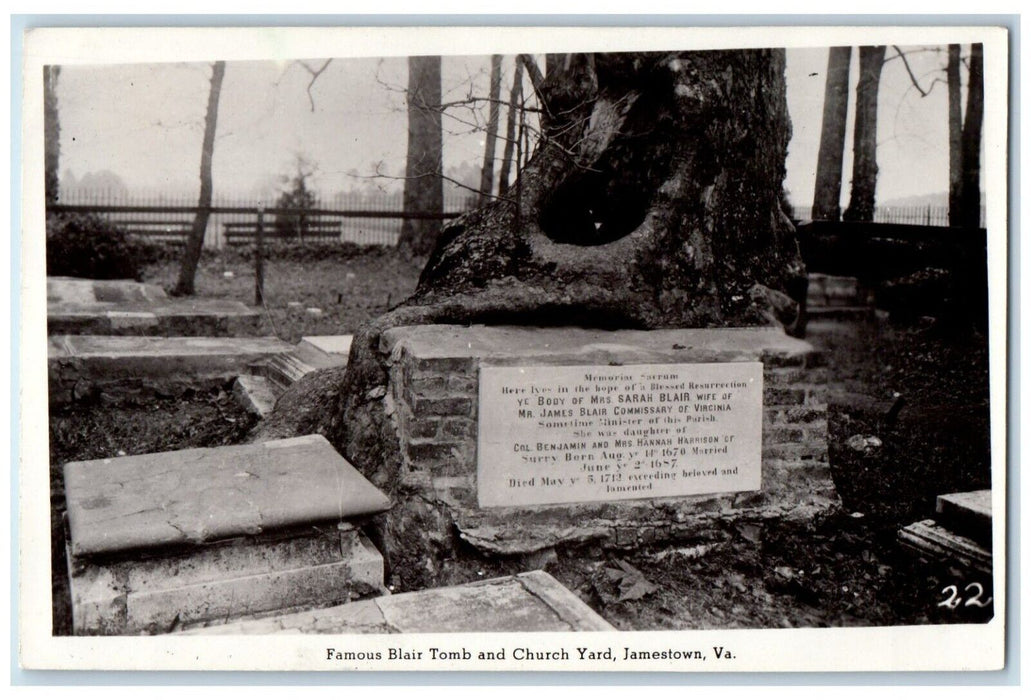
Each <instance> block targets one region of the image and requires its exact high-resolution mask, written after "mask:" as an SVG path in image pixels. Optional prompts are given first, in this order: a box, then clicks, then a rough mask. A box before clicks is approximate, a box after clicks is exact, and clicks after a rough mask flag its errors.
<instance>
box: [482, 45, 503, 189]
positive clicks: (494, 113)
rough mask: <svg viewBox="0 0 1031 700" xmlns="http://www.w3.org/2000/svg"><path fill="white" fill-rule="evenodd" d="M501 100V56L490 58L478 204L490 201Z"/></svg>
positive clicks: (495, 55) (496, 55)
mask: <svg viewBox="0 0 1031 700" xmlns="http://www.w3.org/2000/svg"><path fill="white" fill-rule="evenodd" d="M500 100H501V56H500V55H498V54H494V55H493V56H491V57H490V106H489V109H488V111H487V115H488V116H487V143H486V144H485V145H484V148H483V168H482V169H481V170H480V204H486V203H487V202H488V201H490V196H491V193H492V192H493V190H494V147H495V145H496V144H497V141H498V117H499V114H500Z"/></svg>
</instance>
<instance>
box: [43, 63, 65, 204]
mask: <svg viewBox="0 0 1031 700" xmlns="http://www.w3.org/2000/svg"><path fill="white" fill-rule="evenodd" d="M60 74H61V67H60V66H44V67H43V150H44V153H43V158H44V164H45V181H44V192H45V196H46V203H47V204H55V203H56V202H57V197H58V188H59V182H60V181H59V178H58V174H57V170H58V162H59V160H60V154H61V122H60V120H59V119H58V111H57V79H58V77H59V76H60Z"/></svg>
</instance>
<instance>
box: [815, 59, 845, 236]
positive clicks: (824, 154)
mask: <svg viewBox="0 0 1031 700" xmlns="http://www.w3.org/2000/svg"><path fill="white" fill-rule="evenodd" d="M851 61H852V49H851V47H848V46H832V47H831V49H830V54H829V56H828V57H827V83H826V90H825V92H824V96H823V125H822V127H821V129H820V154H819V156H818V157H817V161H816V190H815V192H814V193H813V214H812V216H813V219H816V220H826V221H837V220H838V219H840V218H841V170H842V160H843V158H844V154H845V122H846V120H847V119H848V69H849V63H850V62H851Z"/></svg>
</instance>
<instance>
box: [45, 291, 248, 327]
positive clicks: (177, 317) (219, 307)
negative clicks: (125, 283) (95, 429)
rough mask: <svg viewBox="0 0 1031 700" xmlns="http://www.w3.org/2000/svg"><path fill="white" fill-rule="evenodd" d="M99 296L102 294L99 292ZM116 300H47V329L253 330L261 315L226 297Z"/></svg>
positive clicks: (137, 297) (136, 297) (132, 297)
mask: <svg viewBox="0 0 1031 700" xmlns="http://www.w3.org/2000/svg"><path fill="white" fill-rule="evenodd" d="M101 296H103V295H101ZM112 296H117V295H111V294H109V295H107V297H108V298H110V297H112ZM125 296H128V297H131V298H127V299H125V300H118V301H105V300H102V299H98V300H97V301H93V302H89V301H48V302H47V330H48V332H49V333H50V334H60V333H65V334H102V335H140V334H141V333H144V332H147V333H150V334H151V335H193V336H198V335H199V336H204V335H214V336H230V335H255V334H256V333H257V332H258V329H259V326H260V321H261V315H260V314H259V312H258V311H257V310H256V309H252V308H249V307H248V306H246V305H244V304H243V303H241V302H239V301H233V300H230V299H202V298H183V299H168V298H160V297H147V298H140V297H139V296H133V295H125Z"/></svg>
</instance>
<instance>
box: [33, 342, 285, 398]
mask: <svg viewBox="0 0 1031 700" xmlns="http://www.w3.org/2000/svg"><path fill="white" fill-rule="evenodd" d="M47 343H48V348H47V354H48V363H47V364H48V375H49V393H50V402H51V404H54V405H61V404H66V403H70V402H73V401H76V400H78V399H80V398H83V397H85V396H92V395H94V394H96V393H102V394H107V395H108V396H110V397H116V396H119V395H126V396H128V395H139V396H146V395H152V394H155V393H157V394H160V393H166V392H169V393H176V392H177V391H180V390H182V389H184V388H205V387H211V386H215V385H217V384H225V383H228V382H230V381H232V380H233V378H234V377H237V376H239V375H241V374H248V373H249V367H250V366H251V365H253V364H255V363H257V362H259V361H265V360H268V359H270V358H273V357H276V356H279V355H285V354H288V353H290V352H292V351H293V350H294V346H292V345H290V344H289V343H285V342H283V341H281V340H278V339H276V338H253V337H243V338H197V337H173V338H166V337H159V336H96V335H58V336H51V337H50V338H49V339H48V341H47Z"/></svg>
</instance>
